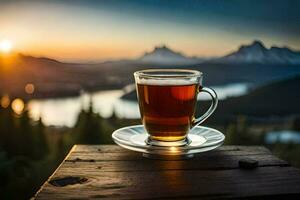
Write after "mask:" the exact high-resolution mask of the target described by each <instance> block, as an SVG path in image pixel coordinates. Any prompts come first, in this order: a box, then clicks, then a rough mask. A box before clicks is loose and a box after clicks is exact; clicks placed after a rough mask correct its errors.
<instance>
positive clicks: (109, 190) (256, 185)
mask: <svg viewBox="0 0 300 200" xmlns="http://www.w3.org/2000/svg"><path fill="white" fill-rule="evenodd" d="M244 158H248V159H249V158H250V159H254V160H257V161H258V167H257V168H255V169H251V170H245V169H241V168H239V165H238V161H239V160H240V159H244ZM299 196H300V170H299V169H295V168H292V167H290V166H289V164H288V163H287V162H285V161H283V160H280V159H278V158H277V157H275V156H273V155H272V154H271V153H270V151H269V150H267V149H266V148H264V147H258V146H250V147H244V146H223V147H221V148H219V149H217V150H214V151H211V152H206V153H203V154H199V155H198V156H196V157H195V158H193V159H190V160H181V161H163V160H149V159H146V158H143V157H142V156H141V154H140V153H135V152H132V151H128V150H125V149H122V148H120V147H118V146H116V145H101V146H99V145H76V146H74V147H73V148H72V151H71V152H70V154H69V155H68V156H67V158H66V159H65V161H64V162H63V163H62V165H61V166H60V167H59V169H58V170H57V171H56V172H55V173H54V174H53V175H52V176H51V177H50V178H49V181H47V182H46V183H45V184H44V186H43V188H42V189H41V190H40V191H39V193H38V194H37V195H36V199H199V198H201V199H216V198H217V199H227V198H236V199H240V198H247V199H248V198H254V199H256V198H263V199H264V198H272V199H281V198H294V199H299Z"/></svg>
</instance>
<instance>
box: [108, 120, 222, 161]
mask: <svg viewBox="0 0 300 200" xmlns="http://www.w3.org/2000/svg"><path fill="white" fill-rule="evenodd" d="M112 138H113V140H114V141H115V143H117V144H118V145H120V146H121V147H124V148H126V149H130V150H133V151H137V152H142V153H143V156H145V157H148V158H156V159H172V160H173V159H183V158H191V157H193V156H194V154H196V153H201V152H205V151H210V150H213V149H215V148H217V147H219V146H221V145H222V144H223V142H224V139H225V136H224V134H223V133H221V132H220V131H218V130H215V129H212V128H208V127H204V126H196V127H194V128H193V129H192V130H191V132H190V133H189V134H188V138H189V140H190V143H189V144H187V145H185V146H177V147H174V146H173V147H162V146H154V145H149V144H147V143H146V140H147V138H148V133H147V132H146V130H145V129H144V126H143V125H135V126H128V127H124V128H121V129H118V130H116V131H114V132H113V134H112Z"/></svg>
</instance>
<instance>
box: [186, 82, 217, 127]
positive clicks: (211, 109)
mask: <svg viewBox="0 0 300 200" xmlns="http://www.w3.org/2000/svg"><path fill="white" fill-rule="evenodd" d="M200 92H206V93H208V94H209V95H210V96H211V98H212V102H211V105H210V107H209V109H208V110H207V111H206V113H204V114H203V115H202V116H201V117H198V118H196V119H195V120H194V121H193V123H192V128H194V127H195V126H197V125H199V124H201V123H202V122H203V121H205V120H206V119H207V118H208V117H209V116H210V115H211V114H212V113H213V112H214V111H215V110H216V108H217V105H218V96H217V93H216V92H215V91H214V90H213V89H211V88H208V87H203V88H200V89H199V93H200Z"/></svg>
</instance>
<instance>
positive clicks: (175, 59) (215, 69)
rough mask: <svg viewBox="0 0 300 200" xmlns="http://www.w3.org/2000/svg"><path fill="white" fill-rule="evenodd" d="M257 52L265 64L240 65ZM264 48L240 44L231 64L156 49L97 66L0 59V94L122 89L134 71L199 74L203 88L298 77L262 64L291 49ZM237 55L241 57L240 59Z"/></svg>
mask: <svg viewBox="0 0 300 200" xmlns="http://www.w3.org/2000/svg"><path fill="white" fill-rule="evenodd" d="M253 49H254V50H255V51H253ZM257 49H260V50H262V51H267V52H268V53H266V54H264V53H263V54H261V53H259V55H260V57H259V58H260V59H263V61H264V62H258V63H256V62H248V61H247V62H240V61H241V60H243V58H244V57H245V55H248V54H249V53H251V54H252V53H253V52H256V53H257V52H260V50H259V51H256V50H257ZM264 49H265V47H264V46H263V44H261V43H258V42H254V43H253V44H252V45H242V46H241V47H240V48H239V51H238V52H235V53H233V54H230V55H228V56H231V58H230V60H234V58H235V59H236V61H239V62H227V61H225V60H223V59H225V58H228V56H225V57H223V58H220V59H219V60H218V59H216V60H210V61H203V59H200V58H194V57H187V56H185V55H184V54H183V53H179V52H176V51H173V50H172V49H170V48H168V47H166V46H161V47H155V48H154V49H153V51H151V52H148V53H145V54H144V55H142V56H141V57H139V58H137V59H132V60H116V61H106V62H103V63H96V64H76V63H63V62H59V61H56V60H54V59H49V58H39V57H32V56H27V55H23V54H11V55H1V54H0V95H2V94H9V95H10V96H13V97H22V98H25V99H29V98H48V97H64V96H76V95H78V94H79V93H80V91H82V90H85V91H96V90H107V89H121V88H123V87H124V86H126V85H128V84H132V83H133V82H134V79H133V72H135V71H137V70H141V69H148V68H187V69H195V70H199V71H202V72H203V73H204V85H205V86H212V85H223V84H229V83H252V84H254V85H261V84H266V83H268V82H272V81H274V80H280V79H286V78H288V77H291V76H294V75H296V74H300V64H296V63H293V64H291V63H290V62H288V63H285V62H279V61H278V59H277V61H278V62H277V61H276V62H273V63H269V62H267V61H268V59H269V58H270V57H269V56H268V55H269V53H271V54H272V55H273V53H272V52H277V53H276V55H278V58H280V59H281V58H282V59H283V60H286V59H287V57H290V55H291V54H290V53H291V52H292V51H291V50H290V49H288V48H275V47H273V48H270V49H267V50H264ZM241 51H242V52H243V53H242V54H240V52H241ZM292 54H293V55H294V56H297V55H298V53H297V52H292ZM261 55H264V56H263V57H262V56H261ZM274 55H275V54H274ZM232 56H233V57H232ZM246 57H247V56H246ZM247 58H248V57H247ZM272 58H273V57H272ZM266 59H267V60H266ZM275 60H276V59H275ZM221 61H222V62H221ZM28 83H31V84H34V86H35V91H34V93H33V94H31V95H28V94H26V93H25V91H24V88H25V86H26V84H28Z"/></svg>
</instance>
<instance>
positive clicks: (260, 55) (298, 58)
mask: <svg viewBox="0 0 300 200" xmlns="http://www.w3.org/2000/svg"><path fill="white" fill-rule="evenodd" d="M138 60H140V61H144V62H151V63H160V64H196V63H202V62H210V63H231V64H241V63H259V64H291V65H293V64H300V52H297V51H293V50H291V49H290V48H288V47H276V46H272V47H271V48H266V47H265V45H264V44H263V43H262V42H261V41H258V40H255V41H253V42H252V43H251V44H248V45H241V46H240V47H239V48H238V49H237V50H236V51H234V52H232V53H229V54H228V55H225V56H223V57H220V58H211V59H205V58H199V57H188V56H185V55H184V54H182V53H179V52H176V51H173V50H171V49H170V48H168V47H167V46H165V45H162V46H157V47H155V48H154V50H153V51H151V52H146V53H145V54H144V55H143V56H141V57H140V58H138Z"/></svg>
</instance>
